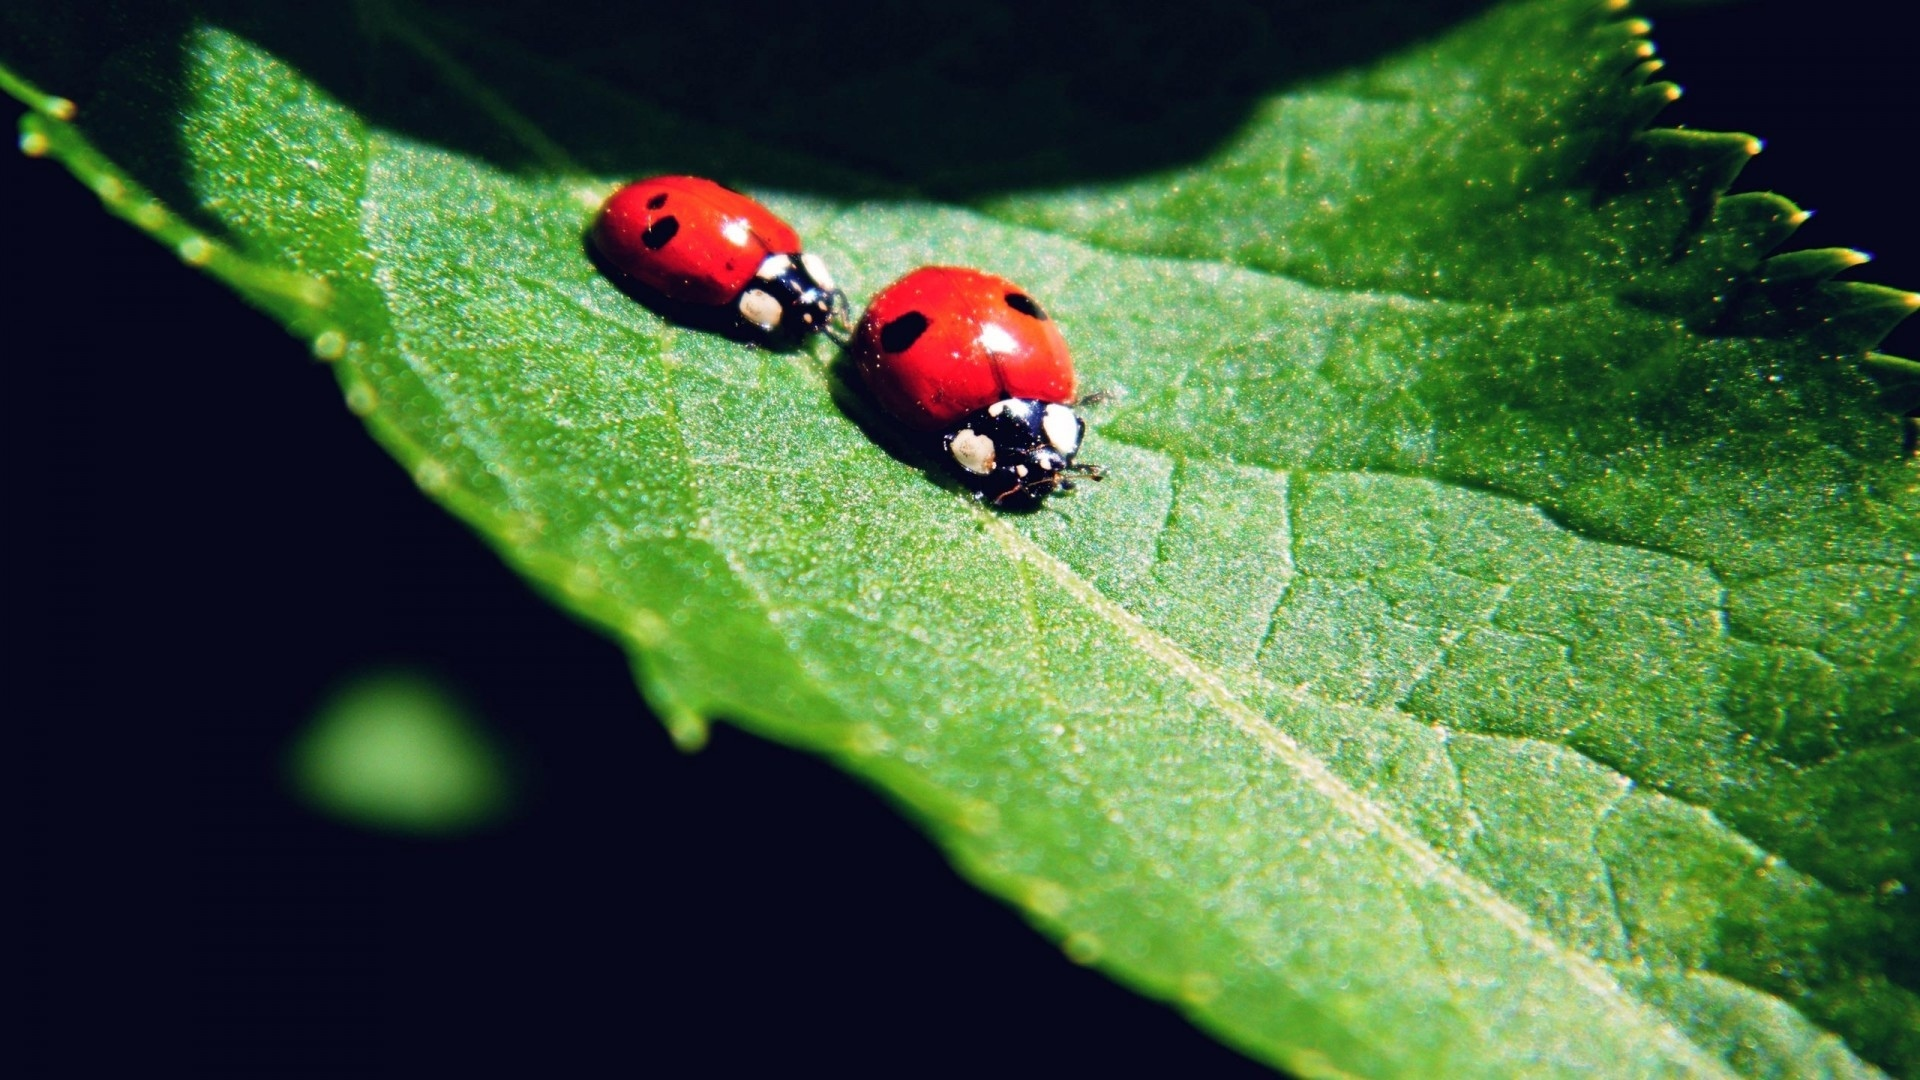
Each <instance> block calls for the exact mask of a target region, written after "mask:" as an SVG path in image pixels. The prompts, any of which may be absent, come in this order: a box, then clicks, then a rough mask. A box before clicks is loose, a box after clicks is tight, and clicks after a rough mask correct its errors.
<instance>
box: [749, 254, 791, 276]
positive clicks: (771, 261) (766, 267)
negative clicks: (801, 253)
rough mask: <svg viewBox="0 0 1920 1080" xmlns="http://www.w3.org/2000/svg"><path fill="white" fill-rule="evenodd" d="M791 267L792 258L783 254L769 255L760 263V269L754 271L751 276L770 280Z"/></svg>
mask: <svg viewBox="0 0 1920 1080" xmlns="http://www.w3.org/2000/svg"><path fill="white" fill-rule="evenodd" d="M792 267H793V260H792V259H789V258H787V257H786V256H785V255H769V256H767V258H766V261H765V262H763V263H761V264H760V269H758V270H756V271H754V274H753V276H754V277H757V278H765V279H766V280H768V281H772V280H773V279H774V278H777V277H779V276H780V275H781V274H784V273H786V272H787V271H788V270H790V269H792Z"/></svg>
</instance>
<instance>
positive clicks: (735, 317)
mask: <svg viewBox="0 0 1920 1080" xmlns="http://www.w3.org/2000/svg"><path fill="white" fill-rule="evenodd" d="M593 245H594V247H595V248H596V249H598V250H599V252H600V255H601V257H602V258H603V259H605V260H606V262H607V263H608V264H609V265H611V266H612V267H613V268H614V269H615V270H618V271H619V272H621V273H622V274H625V275H627V276H628V277H631V278H632V279H633V280H635V281H637V282H639V283H640V284H641V285H642V286H644V287H645V288H647V289H650V290H652V291H653V292H654V293H656V294H658V295H659V296H661V297H663V298H665V299H666V300H669V301H672V302H674V303H676V304H683V305H688V306H689V307H691V308H694V309H707V310H710V311H712V312H715V313H718V314H719V315H720V317H721V319H722V321H723V322H725V323H727V324H729V325H728V326H727V327H726V328H727V329H733V330H737V331H738V332H739V333H740V334H742V335H743V336H745V337H748V338H751V339H754V340H758V341H762V342H766V343H769V344H773V343H786V342H791V341H794V340H797V339H798V338H799V337H800V336H802V335H804V334H807V333H809V332H812V331H815V330H824V329H826V328H827V325H828V324H829V322H831V321H832V319H833V313H834V310H835V308H836V307H844V301H843V300H842V298H841V295H840V291H839V290H838V289H836V288H834V285H833V276H832V275H831V274H829V273H827V268H826V264H824V263H822V262H821V261H820V259H819V257H818V256H815V255H809V254H806V253H804V252H802V251H801V250H800V237H799V235H798V234H797V233H795V232H794V231H793V226H791V225H788V224H787V223H786V222H784V221H782V220H780V219H779V218H778V217H776V216H774V213H773V211H771V210H768V209H767V208H766V207H764V206H761V205H760V204H759V203H757V202H754V201H753V200H752V199H750V198H748V197H746V196H745V195H742V194H740V193H739V192H737V191H735V190H733V189H732V188H729V187H723V186H721V185H719V184H716V183H714V182H713V181H711V180H702V179H701V178H699V177H697V176H656V177H654V178H652V179H651V180H636V181H635V182H633V183H631V184H628V185H627V186H626V187H623V188H621V189H620V190H619V191H616V192H614V194H613V196H612V197H611V198H609V199H608V200H607V201H606V204H605V205H603V206H602V207H601V208H600V217H599V219H598V220H596V221H595V222H594V225H593Z"/></svg>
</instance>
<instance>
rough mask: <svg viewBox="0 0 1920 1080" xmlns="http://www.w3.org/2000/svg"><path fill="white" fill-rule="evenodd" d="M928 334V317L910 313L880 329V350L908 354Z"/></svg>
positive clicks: (914, 312)
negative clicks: (923, 335)
mask: <svg viewBox="0 0 1920 1080" xmlns="http://www.w3.org/2000/svg"><path fill="white" fill-rule="evenodd" d="M926 332H927V317H926V316H925V315H922V314H920V313H919V312H917V311H909V312H907V313H906V314H905V315H902V316H900V317H899V318H897V319H895V320H893V321H892V322H890V323H888V324H887V325H885V326H883V327H881V328H880V348H881V349H883V350H884V351H886V352H906V351H907V350H908V349H911V348H913V343H914V342H916V341H919V340H920V335H921V334H924V333H926Z"/></svg>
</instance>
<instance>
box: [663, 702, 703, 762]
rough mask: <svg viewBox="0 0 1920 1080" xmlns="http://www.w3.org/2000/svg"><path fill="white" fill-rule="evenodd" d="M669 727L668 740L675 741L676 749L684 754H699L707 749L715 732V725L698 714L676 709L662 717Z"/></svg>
mask: <svg viewBox="0 0 1920 1080" xmlns="http://www.w3.org/2000/svg"><path fill="white" fill-rule="evenodd" d="M661 722H662V723H664V724H665V725H666V726H667V738H669V739H672V740H673V745H674V748H675V749H677V750H679V751H680V752H681V753H683V754H697V753H699V752H700V751H702V750H704V749H706V747H707V738H708V736H710V735H711V734H712V732H713V725H711V724H709V723H707V718H706V717H704V716H701V715H700V714H698V713H695V712H692V711H689V710H681V709H676V710H674V711H673V712H671V713H669V714H668V715H666V716H663V717H661Z"/></svg>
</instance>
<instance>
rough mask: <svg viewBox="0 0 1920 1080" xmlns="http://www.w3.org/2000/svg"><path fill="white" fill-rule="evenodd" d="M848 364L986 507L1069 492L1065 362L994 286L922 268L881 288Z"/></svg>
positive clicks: (1022, 307)
mask: <svg viewBox="0 0 1920 1080" xmlns="http://www.w3.org/2000/svg"><path fill="white" fill-rule="evenodd" d="M853 357H854V363H855V364H856V366H857V367H858V368H859V370H860V374H861V376H862V378H864V379H865V380H866V384H867V386H868V388H869V389H871V390H872V391H873V396H874V397H875V398H877V399H879V402H880V404H881V405H882V406H883V407H884V408H886V410H887V411H888V412H891V413H892V414H893V415H894V416H895V417H897V418H899V420H900V421H901V422H902V423H904V424H906V425H907V426H908V427H911V428H913V429H915V430H917V431H922V432H926V433H929V434H937V435H938V436H939V439H940V451H941V453H942V454H943V455H945V456H946V457H947V458H948V459H949V460H950V461H952V462H953V464H954V467H955V468H956V469H957V470H958V471H959V475H960V478H961V479H962V480H963V481H964V482H965V483H966V485H967V486H968V487H970V488H972V489H973V491H974V492H975V494H976V495H978V496H979V497H980V498H982V499H988V500H991V501H992V502H993V503H994V504H995V505H997V506H1031V505H1034V504H1035V503H1037V502H1038V501H1039V500H1040V498H1041V497H1043V496H1045V495H1047V494H1049V493H1050V492H1053V491H1055V490H1070V489H1071V488H1072V487H1073V481H1072V480H1071V479H1069V477H1068V474H1069V473H1080V474H1084V475H1087V476H1089V477H1091V478H1093V479H1095V480H1097V479H1099V478H1100V475H1101V473H1100V470H1099V469H1098V468H1097V467H1095V466H1092V465H1076V464H1074V460H1073V459H1074V455H1076V454H1077V453H1079V451H1080V441H1081V438H1082V437H1083V436H1084V435H1085V434H1086V430H1087V425H1086V422H1085V421H1084V420H1081V419H1080V417H1079V416H1077V415H1075V413H1074V411H1073V409H1072V408H1071V405H1072V402H1073V395H1074V377H1073V360H1072V359H1071V358H1070V357H1069V356H1068V355H1067V342H1066V339H1065V338H1063V337H1061V336H1060V328H1059V327H1058V326H1057V325H1055V324H1054V322H1053V320H1051V319H1049V318H1048V317H1047V313H1046V312H1045V311H1044V310H1042V309H1041V307H1040V305H1039V304H1038V303H1036V302H1035V301H1034V299H1033V297H1031V296H1029V295H1027V292H1026V290H1024V289H1022V288H1020V286H1018V285H1015V284H1014V283H1013V282H1011V281H1008V280H1007V279H1006V278H1003V277H996V276H994V275H992V274H987V273H982V272H981V271H978V270H970V269H966V268H964V267H955V266H926V267H921V268H920V269H918V270H915V271H914V272H913V273H911V274H908V275H907V276H906V277H903V278H901V279H900V280H899V281H896V282H894V283H893V284H891V285H889V286H887V287H886V289H884V290H882V291H881V293H880V295H879V296H877V297H875V298H874V301H873V303H872V304H871V305H870V306H868V308H867V313H866V314H865V315H864V316H862V317H861V319H860V326H859V328H858V329H856V330H855V331H854V342H853Z"/></svg>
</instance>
